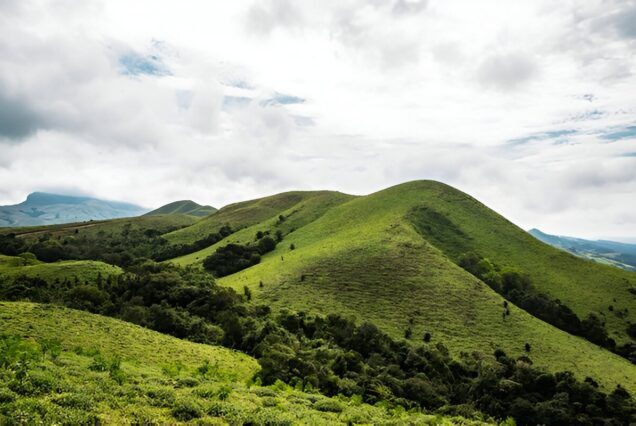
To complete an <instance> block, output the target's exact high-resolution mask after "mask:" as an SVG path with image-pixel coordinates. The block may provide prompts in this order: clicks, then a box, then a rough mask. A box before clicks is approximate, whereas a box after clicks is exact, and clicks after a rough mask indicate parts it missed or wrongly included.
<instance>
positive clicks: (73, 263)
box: [0, 254, 122, 282]
mask: <svg viewBox="0 0 636 426" xmlns="http://www.w3.org/2000/svg"><path fill="white" fill-rule="evenodd" d="M121 273H122V270H121V268H119V267H117V266H113V265H109V264H107V263H104V262H98V261H93V260H67V261H60V262H54V263H44V262H40V261H38V260H37V259H34V258H30V257H20V256H4V255H1V254H0V279H2V277H7V278H10V277H17V276H21V275H25V276H27V277H38V278H41V279H43V280H45V281H50V282H53V281H55V280H60V281H64V280H65V279H68V280H70V281H74V280H75V279H76V278H77V280H78V281H80V282H84V281H89V282H94V281H95V280H96V279H97V277H98V275H101V276H102V277H108V276H117V275H119V274H121Z"/></svg>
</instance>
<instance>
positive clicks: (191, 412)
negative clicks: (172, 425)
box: [170, 399, 203, 422]
mask: <svg viewBox="0 0 636 426" xmlns="http://www.w3.org/2000/svg"><path fill="white" fill-rule="evenodd" d="M170 413H171V414H172V417H174V418H175V419H177V420H179V421H182V422H187V421H189V420H192V419H198V418H199V417H201V416H203V410H202V408H201V406H200V405H199V404H197V403H196V402H194V401H189V400H186V399H182V400H179V401H177V402H176V403H175V404H174V406H173V407H172V410H170Z"/></svg>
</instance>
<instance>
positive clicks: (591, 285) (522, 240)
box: [175, 181, 636, 392]
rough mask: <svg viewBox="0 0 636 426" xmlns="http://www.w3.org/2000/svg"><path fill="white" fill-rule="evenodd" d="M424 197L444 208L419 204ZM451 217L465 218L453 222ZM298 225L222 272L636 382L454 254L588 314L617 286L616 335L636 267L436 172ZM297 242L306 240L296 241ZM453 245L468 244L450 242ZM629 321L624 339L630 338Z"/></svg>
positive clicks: (265, 225) (608, 378)
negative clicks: (585, 247)
mask: <svg viewBox="0 0 636 426" xmlns="http://www.w3.org/2000/svg"><path fill="white" fill-rule="evenodd" d="M416 208H426V209H428V210H432V211H434V212H438V213H439V214H438V215H435V214H428V215H424V217H423V218H422V217H420V216H421V215H420V216H414V213H416V212H417V210H414V209H416ZM221 211H222V210H221ZM440 216H443V217H445V218H446V219H447V221H443V222H444V223H443V224H442V225H444V226H445V227H446V228H444V226H442V227H440V231H439V232H441V235H437V237H435V235H425V234H424V232H423V230H425V225H426V223H421V222H422V221H424V222H426V220H429V221H430V220H432V219H431V218H433V219H439V217H440ZM418 219H421V221H420V222H418ZM202 223H203V221H201V222H199V224H202ZM449 223H450V224H451V225H453V224H455V225H454V226H451V229H447V228H448V227H449ZM199 224H197V225H199ZM248 224H249V223H248ZM282 226H286V225H285V222H283V223H282V224H280V223H278V222H277V219H276V217H270V218H268V219H266V220H265V221H263V222H260V223H257V224H252V225H251V226H249V227H248V228H246V229H244V230H242V231H240V232H237V233H235V234H233V235H232V236H230V237H228V238H227V240H226V241H222V242H220V243H217V245H216V246H213V247H211V248H208V249H205V250H203V251H201V252H197V253H194V254H191V255H188V256H185V257H182V258H178V259H175V263H178V264H181V265H188V264H197V263H198V262H201V261H202V259H203V258H204V257H205V256H206V255H208V254H210V253H211V252H213V251H214V249H215V248H216V247H219V246H221V245H224V244H227V242H228V241H237V242H241V243H244V244H245V243H248V242H251V241H253V239H254V233H255V231H256V230H266V229H270V230H275V229H277V227H282ZM295 228H296V229H295V230H293V231H292V228H289V229H287V230H285V232H284V233H286V236H285V239H284V241H283V242H282V243H280V244H279V245H278V247H277V249H276V250H275V251H274V252H271V253H268V254H267V255H265V256H264V257H263V259H262V262H261V263H260V264H259V265H256V266H253V267H251V268H249V269H247V270H244V271H241V272H239V273H236V274H233V275H230V276H228V277H224V278H222V279H220V280H219V283H220V284H222V285H227V286H230V287H233V288H235V289H236V290H237V291H239V292H241V291H242V289H243V287H244V286H247V287H248V288H250V289H251V291H252V294H253V296H254V300H255V302H256V303H265V304H268V305H270V306H273V307H275V308H291V309H295V310H307V311H311V312H319V313H323V314H325V313H330V312H337V313H344V314H348V315H351V316H354V317H356V318H357V319H358V320H359V321H365V320H368V321H371V322H374V323H376V324H377V325H379V326H380V327H382V328H383V329H384V330H385V331H387V332H389V333H390V334H392V335H393V336H394V337H402V336H403V333H404V330H405V329H406V328H407V326H408V324H409V321H412V322H413V327H412V328H413V332H414V333H413V336H414V337H413V339H414V340H415V339H418V340H419V339H421V336H423V334H424V333H425V332H430V333H431V334H432V336H433V340H434V341H435V340H436V341H442V342H444V343H445V344H447V346H449V347H450V349H451V350H452V351H453V352H455V353H457V352H459V351H473V350H479V351H483V352H487V353H492V351H493V350H494V348H496V347H501V348H503V349H504V350H505V351H506V352H508V353H509V354H510V355H513V356H519V355H522V354H524V353H525V352H524V345H525V343H526V342H527V343H530V345H531V346H532V352H531V353H530V357H531V358H532V359H533V361H534V362H535V363H536V364H538V365H540V366H544V367H546V368H549V369H550V370H553V371H555V370H571V371H573V372H575V373H576V374H577V375H578V376H579V377H580V378H584V377H585V376H588V375H589V376H592V377H595V378H597V379H598V380H599V381H600V382H601V383H602V385H603V386H604V387H605V388H606V389H610V388H613V387H614V386H615V385H616V384H618V383H620V384H622V385H624V386H626V387H627V388H628V389H630V390H631V391H632V392H634V391H636V367H635V366H633V365H632V364H630V363H629V362H628V361H626V360H625V359H623V358H621V357H619V356H617V355H614V354H612V353H610V352H609V351H606V350H604V349H601V348H599V347H597V346H595V345H593V344H591V343H589V342H587V341H585V340H583V339H581V338H578V337H574V336H571V335H569V334H567V333H565V332H562V331H560V330H558V329H556V328H554V327H552V326H550V325H548V324H546V323H544V322H542V321H540V320H538V319H536V318H535V317H533V316H531V315H529V314H527V313H526V312H525V311H522V310H520V309H518V308H516V307H514V306H513V307H512V311H511V316H510V317H507V318H506V319H505V320H504V319H503V317H502V311H503V307H502V304H503V299H502V298H501V297H500V296H499V295H497V294H496V293H495V292H494V291H492V290H491V289H490V288H489V287H488V286H486V285H485V284H484V283H482V282H481V281H479V280H478V279H476V278H475V277H473V276H472V275H470V274H468V273H466V272H465V271H463V270H462V269H461V268H459V267H458V266H457V265H456V264H455V263H454V262H453V261H452V259H453V258H454V256H457V255H458V254H459V252H460V251H461V252H463V251H466V250H469V249H475V250H477V251H478V252H479V253H480V254H482V255H484V256H486V257H489V258H491V259H492V260H493V261H495V262H496V263H500V264H501V265H503V266H510V267H512V266H515V267H517V268H519V269H522V270H523V271H524V272H527V273H529V274H530V275H531V276H532V279H533V282H535V283H536V286H537V287H538V288H539V289H540V290H541V291H546V292H547V289H550V292H549V293H550V294H551V295H553V296H554V297H561V295H563V296H567V298H566V297H561V299H562V300H564V301H565V302H566V303H567V304H568V305H571V307H572V308H573V309H574V310H575V311H576V312H577V313H579V315H581V316H584V315H583V314H584V313H586V312H588V311H596V310H600V309H601V308H602V307H603V306H605V304H610V301H612V300H613V298H617V300H620V302H619V303H618V305H619V306H621V307H622V306H623V305H625V307H627V308H629V312H630V313H629V316H628V317H627V318H625V319H620V321H618V319H617V320H614V319H612V320H610V319H609V318H608V328H609V329H610V331H611V332H612V333H613V335H615V336H618V335H619V334H620V333H621V331H622V330H621V327H622V326H623V325H625V324H626V321H629V320H631V318H632V316H633V312H634V311H635V310H636V306H634V298H633V296H631V295H630V294H628V293H627V289H628V287H629V286H630V285H633V284H631V283H633V278H634V275H630V273H629V272H625V271H620V270H614V269H612V268H609V267H605V266H603V265H596V264H594V263H591V262H586V261H584V260H581V259H578V258H575V257H573V256H570V255H568V254H566V253H561V252H560V251H557V250H556V249H552V248H551V247H549V246H547V245H545V244H542V243H540V242H538V241H536V240H534V238H533V237H531V236H529V235H527V234H526V233H525V232H524V231H522V230H520V229H519V228H517V227H515V226H514V225H512V224H511V223H510V222H508V221H506V220H505V219H504V218H502V217H501V216H499V215H497V214H496V213H494V212H492V211H490V210H488V209H487V208H485V207H484V206H483V205H481V204H480V203H478V202H477V201H475V200H473V199H472V198H470V197H468V196H467V195H465V194H463V193H461V192H459V191H457V190H454V189H452V188H450V187H448V186H446V185H442V184H439V183H435V182H427V181H421V182H412V183H408V184H404V185H400V186H397V187H393V188H389V189H387V190H384V191H380V192H378V193H375V194H371V195H369V196H365V197H359V198H350V199H349V200H348V201H346V202H343V203H338V204H337V205H334V206H332V207H330V208H329V209H327V210H326V211H324V212H323V213H322V214H321V215H320V216H319V217H317V218H315V219H314V220H311V221H307V222H306V223H305V224H304V225H303V226H299V227H295ZM186 230H187V228H186V229H185V230H183V231H180V232H184V231H186ZM288 231H291V232H289V233H288V234H287V232H288ZM445 242H448V244H446V243H445ZM292 243H293V244H294V246H295V247H296V249H295V250H290V249H289V246H290V244H292ZM491 246H492V247H491ZM449 247H453V248H454V247H459V248H458V249H457V250H456V252H450V251H449ZM498 251H501V252H500V253H497V252H498ZM506 259H508V260H506ZM577 268H580V269H581V270H580V271H575V269H577ZM563 271H566V272H563ZM568 274H571V275H568ZM568 277H570V278H568ZM261 282H262V283H263V284H262V287H261V284H260V283H261ZM602 283H606V284H602ZM599 286H600V287H601V289H599V288H598V287H599ZM619 298H620V299H619ZM612 303H614V304H615V305H616V304H617V303H616V302H612ZM623 330H624V329H623ZM622 333H623V334H622V336H623V337H622V339H620V340H619V341H621V340H622V341H625V340H626V338H625V337H624V334H625V333H624V331H622Z"/></svg>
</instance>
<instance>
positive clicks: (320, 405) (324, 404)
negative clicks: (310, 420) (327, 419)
mask: <svg viewBox="0 0 636 426" xmlns="http://www.w3.org/2000/svg"><path fill="white" fill-rule="evenodd" d="M314 408H315V409H316V410H318V411H325V412H328V413H341V412H342V410H343V408H342V404H340V403H339V402H338V401H335V400H333V399H321V400H319V401H316V403H315V404H314Z"/></svg>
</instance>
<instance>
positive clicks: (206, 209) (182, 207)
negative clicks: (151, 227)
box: [144, 200, 217, 217]
mask: <svg viewBox="0 0 636 426" xmlns="http://www.w3.org/2000/svg"><path fill="white" fill-rule="evenodd" d="M216 211H217V209H215V208H214V207H212V206H202V205H200V204H197V203H195V202H194V201H191V200H182V201H174V202H172V203H169V204H166V205H165V206H161V207H159V208H158V209H155V210H153V211H151V212H148V213H146V214H145V215H144V216H157V215H172V214H185V215H188V216H196V217H204V216H209V215H211V214H212V213H215V212H216Z"/></svg>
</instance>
